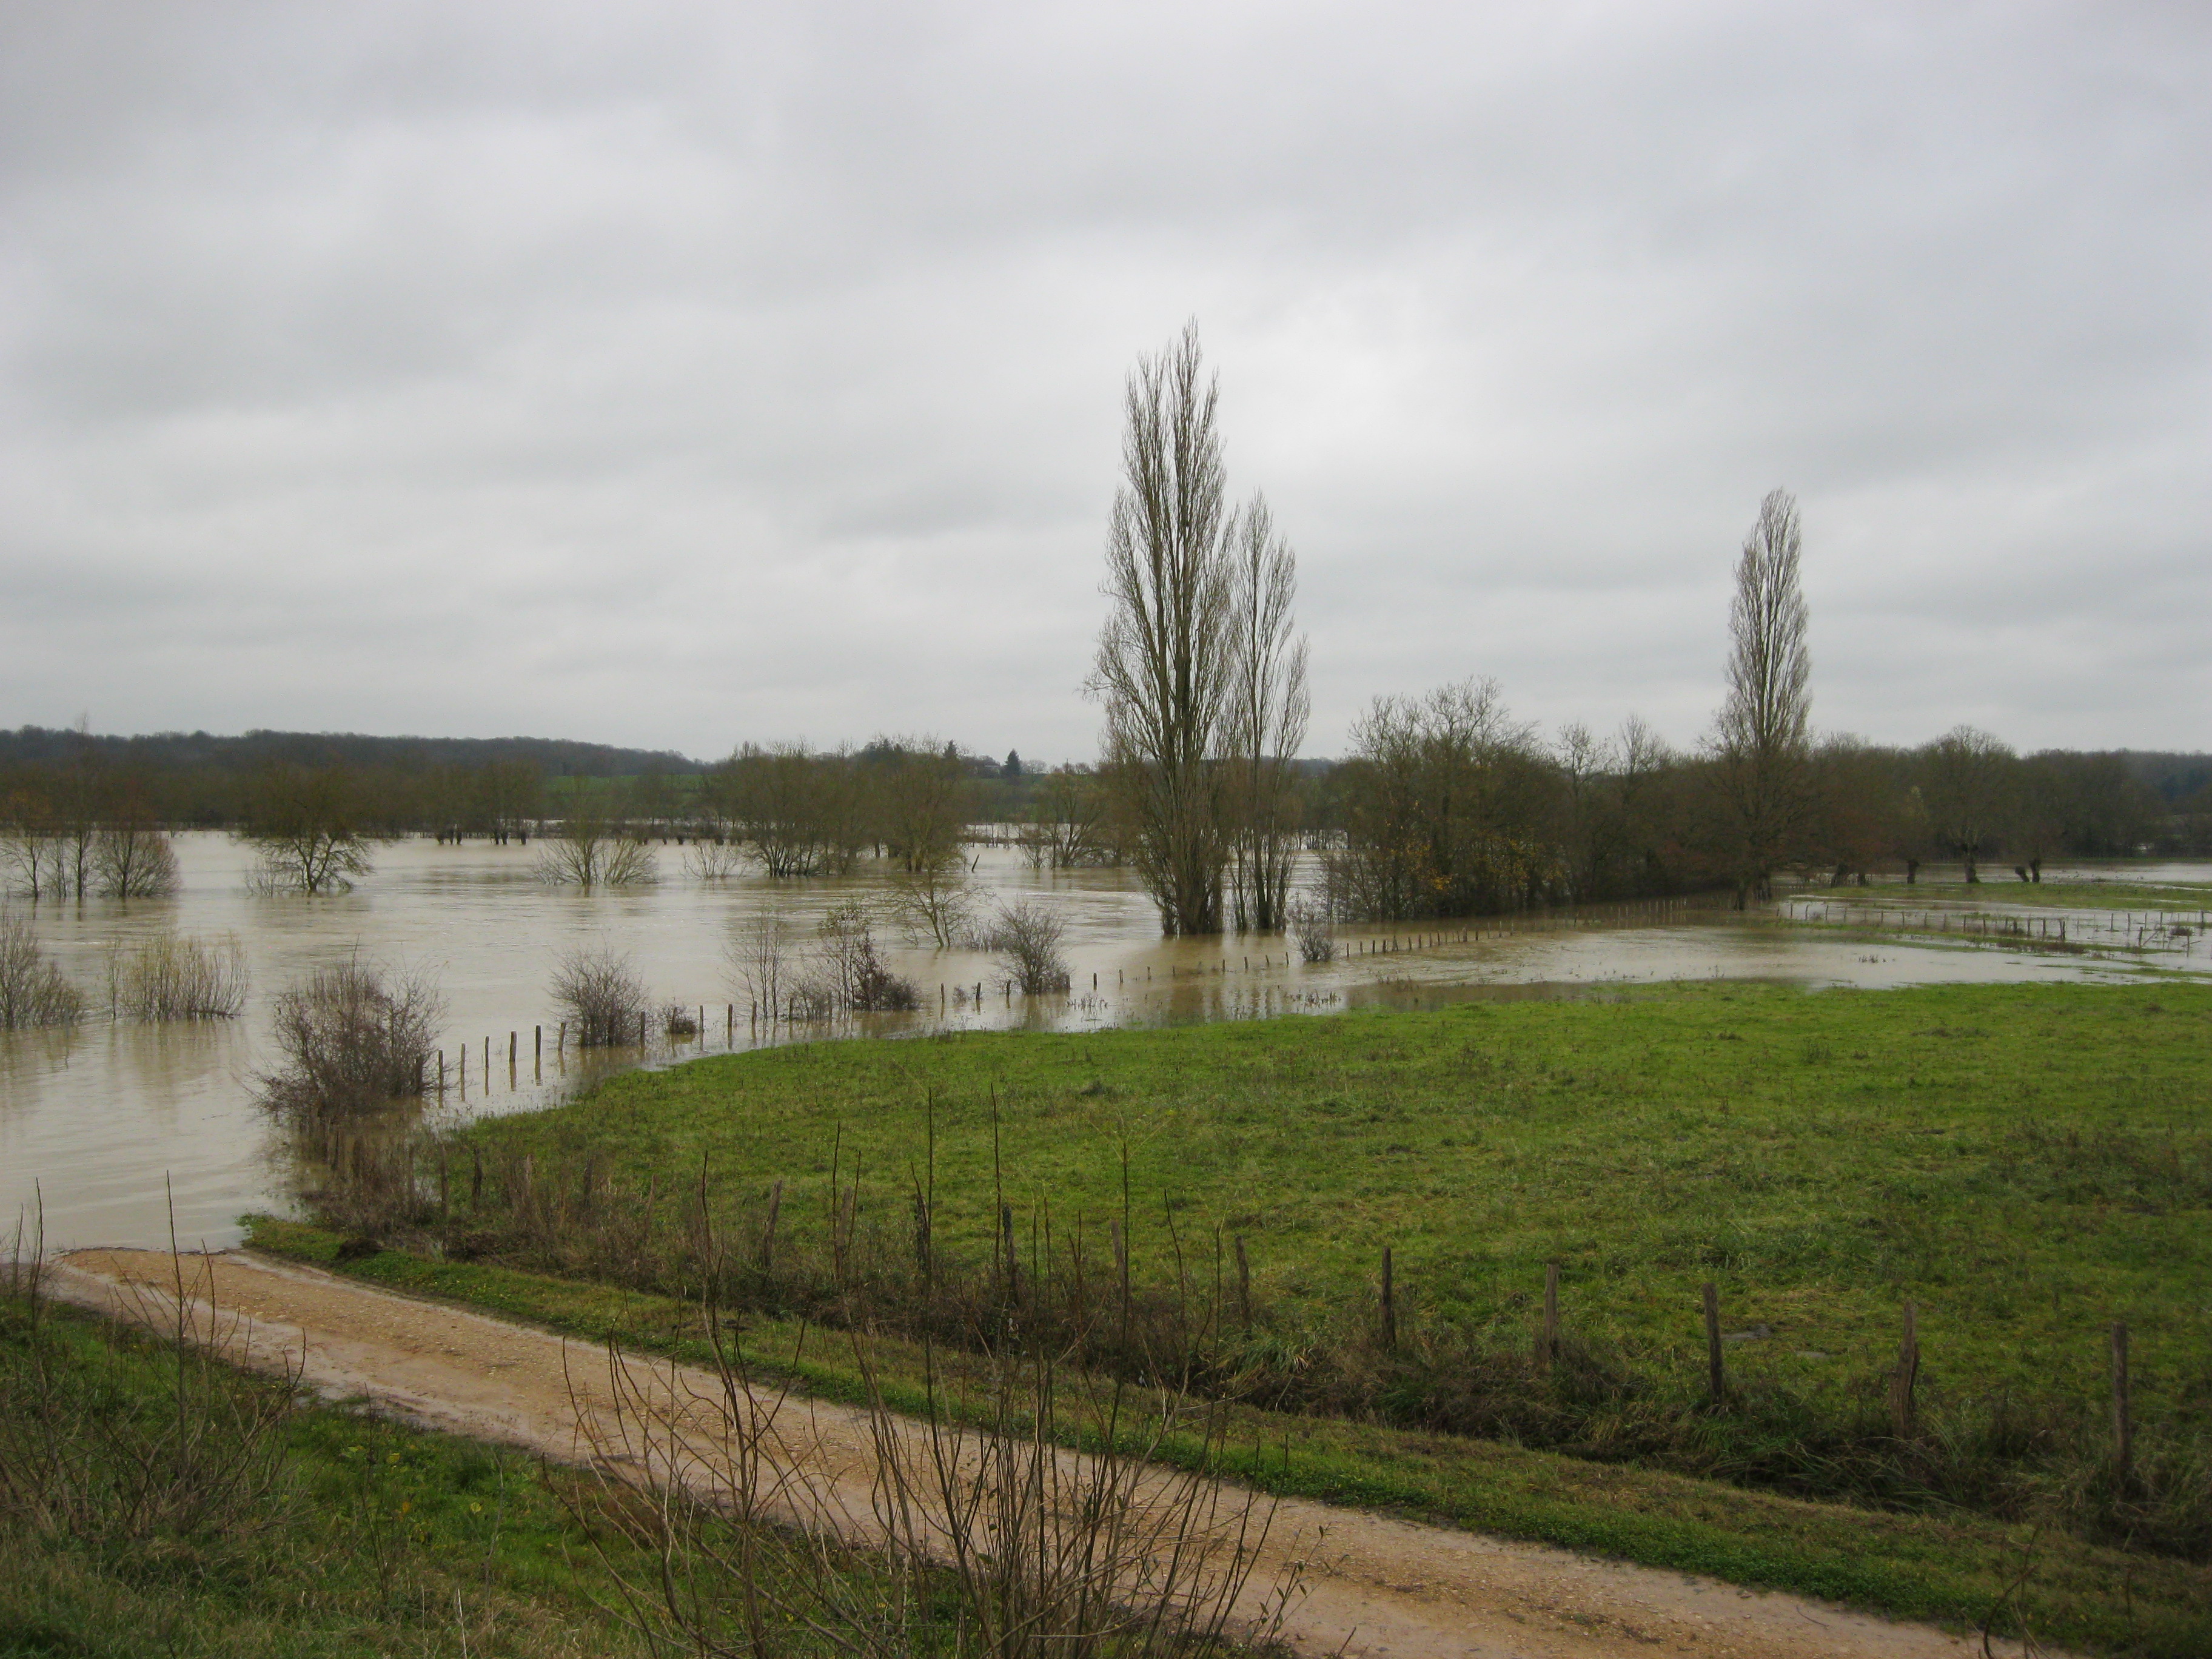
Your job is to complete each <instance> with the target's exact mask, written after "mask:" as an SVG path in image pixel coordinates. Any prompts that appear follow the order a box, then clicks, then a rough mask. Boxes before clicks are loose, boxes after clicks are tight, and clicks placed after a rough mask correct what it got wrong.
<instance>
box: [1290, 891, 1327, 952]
mask: <svg viewBox="0 0 2212 1659" xmlns="http://www.w3.org/2000/svg"><path fill="white" fill-rule="evenodd" d="M1284 919H1285V921H1288V922H1289V923H1290V925H1291V938H1292V939H1296V940H1297V944H1298V959H1299V960H1300V961H1301V962H1334V961H1335V960H1336V932H1335V924H1334V918H1333V917H1332V916H1331V915H1330V914H1329V908H1328V905H1327V904H1325V903H1321V902H1316V901H1315V900H1313V899H1310V898H1305V897H1303V896H1301V897H1298V898H1294V899H1292V900H1291V902H1290V906H1289V908H1287V909H1286V910H1285V912H1284Z"/></svg>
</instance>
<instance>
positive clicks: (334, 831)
mask: <svg viewBox="0 0 2212 1659" xmlns="http://www.w3.org/2000/svg"><path fill="white" fill-rule="evenodd" d="M367 818H368V804H367V802H366V800H365V799H364V797H363V795H362V791H361V789H360V787H358V781H357V780H356V778H355V776H354V775H353V774H351V773H350V772H349V771H347V770H345V769H343V768H341V767H336V766H323V767H307V766H283V765H279V766H271V767H269V768H267V769H265V770H264V771H263V772H262V773H261V774H260V775H259V776H258V777H257V778H256V779H255V780H254V782H253V786H252V788H251V789H250V790H249V791H248V793H247V797H246V805H245V817H244V821H243V823H241V824H240V828H239V831H238V834H239V837H240V840H242V841H244V842H246V843H247V844H248V845H250V846H251V847H252V848H253V849H254V850H255V852H256V853H257V854H259V857H258V860H257V861H256V864H255V866H254V882H255V884H256V885H258V886H259V887H261V888H263V889H264V890H270V891H294V892H301V893H331V892H343V891H345V890H347V889H348V888H349V887H351V886H352V885H353V882H354V878H356V876H365V875H367V874H368V872H370V871H371V870H372V869H373V868H374V867H375V866H374V864H373V863H372V862H371V860H370V858H369V848H371V847H372V846H373V845H374V843H375V842H378V841H380V840H381V839H384V837H383V836H380V835H379V834H378V833H376V832H375V831H374V830H373V829H371V828H370V827H369V826H368V823H367Z"/></svg>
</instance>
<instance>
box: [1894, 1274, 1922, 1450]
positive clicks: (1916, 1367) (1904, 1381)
mask: <svg viewBox="0 0 2212 1659" xmlns="http://www.w3.org/2000/svg"><path fill="white" fill-rule="evenodd" d="M1919 1380H1920V1315H1919V1310H1918V1309H1917V1308H1915V1307H1914V1306H1913V1304H1911V1303H1910V1302H1908V1303H1906V1304H1905V1335H1904V1338H1903V1340H1900V1341H1899V1343H1898V1345H1897V1370H1895V1371H1894V1372H1893V1373H1892V1375H1891V1376H1890V1379H1889V1431H1890V1432H1891V1433H1892V1434H1893V1435H1894V1436H1896V1437H1897V1438H1899V1440H1910V1439H1911V1438H1912V1436H1913V1433H1914V1431H1915V1429H1916V1428H1917V1420H1916V1418H1915V1414H1914V1411H1913V1401H1912V1390H1913V1388H1914V1385H1915V1384H1917V1383H1918V1382H1919Z"/></svg>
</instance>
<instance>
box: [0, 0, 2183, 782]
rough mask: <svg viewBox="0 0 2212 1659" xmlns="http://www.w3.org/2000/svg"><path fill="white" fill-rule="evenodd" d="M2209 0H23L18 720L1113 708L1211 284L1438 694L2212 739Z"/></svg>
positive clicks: (1303, 506)
mask: <svg viewBox="0 0 2212 1659" xmlns="http://www.w3.org/2000/svg"><path fill="white" fill-rule="evenodd" d="M2208 175H2212V8H2207V7H2205V6H2203V5H2202V4H2201V3H2176V4H2172V5H2124V4H2112V3H2100V4H2093V5H2081V6H2037V5H2033V4H2027V3H2004V4H1990V5H1978V6H1975V5H1950V6H1945V5H1930V4H1926V3H1915V4H1909V5H1895V6H1881V5H1875V4H1869V3H1866V0H1852V3H1847V4H1839V5H1834V6H1826V7H1824V6H1819V5H1811V4H1803V5H1800V4H1788V5H1777V4H1774V3H1772V0H1764V3H1754V4H1745V5H1721V4H1715V5H1692V4H1686V3H1664V4H1661V3H1636V4H1561V3H1543V4H1531V5H1525V6H1495V5H1468V4H1434V5H1425V6H1420V5H1399V6H1391V5H1378V4H1375V3H1371V0H1370V3H1362V4H1359V5H1357V6H1352V5H1344V6H1320V5H1309V6H1299V5H1295V4H1286V3H1272V4H1267V5H1256V4H1255V5H1251V6H1194V5H1192V4H1189V3H1176V4H1168V5H1162V6H1158V7H1157V8H1147V7H1144V6H1139V5H1127V4H1117V5H1112V6H1102V5H1097V4H1095V3H1093V4H1085V5H1080V6H1066V7H1052V6H1047V5H1042V4H1024V5H1009V6H1004V7H993V6H986V5H969V6H930V5H926V4H915V3H899V4H885V5H882V6H876V7H870V6H863V5H836V4H829V3H820V0H817V3H809V4H793V5H788V6H778V5H745V4H737V3H728V0H724V3H714V4H699V5H685V4H653V3H639V0H623V3H620V4H616V3H611V0H608V3H599V4H594V5H559V4H551V3H546V0H530V3H526V4H515V5H501V4H495V3H489V0H469V3H466V4H461V5H456V4H453V3H452V0H432V3H420V4H410V3H388V0H379V3H375V4H371V5H364V4H361V3H357V0H347V3H343V4H335V3H334V4H329V5H316V4H310V3H302V0H284V3H281V4H273V5H267V6H255V5H224V4H215V3H167V0H145V3H142V4H133V5H115V4H105V3H97V0H50V3H47V0H40V3H27V0H6V3H5V4H4V6H0V724H6V725H15V724H20V723H23V722H35V723H38V724H42V725H61V724H65V723H68V722H70V721H71V720H75V719H76V717H77V716H78V715H79V714H89V716H90V718H91V720H92V722H93V725H94V727H95V729H98V730H102V731H154V730H161V729H173V728H182V729H191V728H195V727H205V728H207V729H210V730H214V731H239V730H243V729H246V728H247V727H252V726H272V727H282V728H287V729H294V728H307V729H331V730H354V731H362V732H423V733H435V734H453V735H464V736H493V735H500V734H506V733H526V734H532V735H543V736H558V737H574V738H592V739H599V740H605V741H611V742H618V743H628V744H643V745H647V746H654V747H661V746H665V747H672V748H677V749H681V750H685V751H687V752H690V753H692V754H696V755H702V756H703V755H713V754H720V753H724V752H726V751H727V750H729V748H730V747H731V746H732V744H734V743H736V742H738V741H739V740H740V739H746V738H752V739H769V738H800V737H803V738H807V739H809V740H811V741H813V742H815V743H817V744H830V743H834V742H836V741H839V740H845V739H852V740H860V739H865V738H867V737H869V736H870V735H871V734H872V733H875V732H881V731H892V732H923V731H927V732H934V733H937V734H939V735H940V736H942V737H949V738H954V739H956V740H957V741H958V742H959V743H961V744H963V746H967V747H969V748H973V749H976V750H987V751H991V752H1002V751H1003V750H1006V748H1008V747H1018V748H1019V749H1020V750H1022V751H1023V752H1024V755H1026V756H1029V757H1032V758H1042V759H1060V758H1084V757H1089V756H1091V754H1092V753H1094V752H1095V745H1096V733H1097V726H1098V715H1097V708H1095V706H1093V705H1091V704H1090V703H1087V702H1085V701H1084V699H1083V696H1082V694H1081V684H1082V682H1083V679H1084V678H1085V673H1086V671H1087V669H1088V665H1089V660H1090V657H1091V650H1092V647H1093V643H1094V641H1095V639H1096V635H1097V626H1098V622H1099V619H1100V616H1101V611H1102V603H1103V602H1102V600H1101V599H1100V598H1099V595H1098V584H1099V580H1100V577H1101V574H1102V571H1103V544H1104V534H1105V526H1106V518H1107V511H1108V507H1109V503H1110V501H1111V500H1112V497H1113V494H1114V489H1115V477H1116V471H1117V468H1118V465H1119V459H1120V455H1119V444H1120V437H1119V427H1118V421H1119V416H1120V400H1121V384H1122V380H1123V377H1124V375H1125V374H1126V373H1127V370H1128V368H1129V366H1130V365H1131V363H1132V362H1133V361H1134V359H1135V358H1136V356H1138V354H1139V353H1141V352H1146V351H1150V350H1155V349H1158V348H1159V347H1160V346H1162V345H1163V344H1164V343H1165V342H1166V341H1167V340H1168V338H1169V337H1170V336H1171V335H1172V334H1173V333H1174V332H1175V331H1176V329H1177V328H1178V327H1179V326H1180V325H1182V322H1183V320H1184V319H1186V318H1188V317H1195V318H1196V319H1197V320H1198V324H1199V327H1200V333H1201V337H1202V338H1203V341H1204V343H1205V347H1206V353H1207V356H1208V359H1209V362H1211V363H1212V366H1213V367H1214V368H1217V369H1218V372H1219V374H1220V378H1221V388H1222V403H1221V418H1222V423H1223V433H1224V437H1225V450H1226V457H1227V462H1228V467H1229V472H1230V478H1231V489H1232V490H1233V491H1234V492H1235V493H1236V494H1237V495H1243V494H1244V493H1246V492H1248V491H1250V490H1253V489H1261V490H1264V491H1265V492H1266V494H1267V496H1268V498H1269V500H1270V501H1271V503H1272V504H1273V508H1274V512H1275V517H1276V520H1277V522H1278V524H1279V526H1281V527H1282V528H1283V529H1284V530H1285V532H1286V533H1287V534H1288V535H1289V537H1290V538H1291V540H1292V542H1293V543H1294V544H1295V545H1296V547H1297V552H1298V557H1299V572H1300V581H1301V588H1300V612H1301V620H1302V622H1303V623H1304V626H1305V627H1306V628H1307V629H1309V630H1310V633H1311V635H1312V650H1313V665H1314V702H1315V708H1314V735H1313V740H1312V742H1311V744H1310V752H1315V753H1322V754H1328V753H1334V752H1338V751H1340V750H1341V749H1342V747H1343V746H1344V744H1345V741H1346V731H1347V728H1348V726H1349V725H1350V723H1351V721H1352V719H1353V718H1354V717H1355V716H1356V714H1358V710H1359V709H1360V708H1362V707H1363V706H1364V704H1365V703H1366V702H1367V701H1368V700H1369V699H1370V698H1371V697H1372V696H1375V695H1376V694H1377V693H1381V692H1418V691H1419V690H1425V689H1426V688H1428V687H1431V686H1433V685H1437V684H1441V683H1443V682H1445V681H1449V680H1453V679H1458V678H1464V677H1467V676H1469V675H1493V676H1495V677H1496V678H1498V680H1499V681H1500V682H1501V683H1502V685H1503V687H1504V695H1505V697H1506V700H1507V701H1508V702H1509V703H1510V705H1511V707H1512V708H1514V709H1515V711H1516V713H1518V714H1522V715H1524V716H1526V717H1528V718H1530V719H1534V720H1541V721H1543V722H1545V723H1546V725H1547V726H1553V725H1555V724H1556V723H1558V722H1559V721H1562V720H1574V719H1580V720H1587V721H1589V722H1591V723H1593V724H1594V725H1599V726H1612V725H1613V724H1615V723H1616V722H1618V721H1619V720H1620V718H1621V717H1622V716H1623V715H1625V714H1629V713H1631V712H1635V713H1638V714H1642V715H1644V717H1645V718H1646V719H1648V720H1650V721H1651V722H1652V723H1653V724H1654V725H1656V726H1657V727H1658V728H1659V729H1660V730H1662V732H1664V733H1665V734H1666V735H1667V736H1668V737H1669V738H1672V739H1674V740H1675V741H1677V742H1680V743H1689V742H1692V741H1694V740H1695V739H1696V738H1698V737H1699V734H1700V733H1701V732H1702V731H1703V730H1704V729H1705V726H1706V724H1707V722H1708V720H1709V719H1710V716H1711V710H1712V708H1713V707H1714V706H1715V704H1716V702H1717V700H1718V697H1719V695H1720V686H1721V671H1722V665H1723V658H1724V654H1725V650H1726V641H1725V638H1724V629H1725V623H1726V613H1727V605H1728V593H1729V575H1730V569H1731V566H1732V564H1733V562H1734V560H1735V555H1736V552H1737V550H1738V547H1739V546H1740V544H1741V540H1742V538H1743V535H1744V532H1745V531H1746V530H1747V528H1748V526H1750V523H1751V521H1752V519H1753V515H1754V514H1755V513H1756V511H1757V509H1758V505H1759V498H1760V496H1761V495H1763V494H1764V493H1765V491H1766V490H1768V489H1771V488H1773V487H1775V486H1777V485H1782V486H1786V487H1787V488H1789V489H1791V490H1793V491H1795V492H1796V495H1797V496H1798V498H1799V501H1800V503H1801V506H1802V513H1803V519H1804V527H1805V567H1804V568H1805V586H1806V591H1807V594H1808V599H1809V601H1810V604H1811V606H1812V617H1813V633H1812V643H1813V650H1814V720H1815V722H1816V724H1817V725H1819V726H1820V727H1821V728H1823V729H1824V730H1830V731H1835V730H1844V731H1852V732H1859V733H1862V734H1863V735H1866V736H1868V737H1870V738H1875V739H1878V740H1881V741H1888V742H1917V741H1921V740H1923V739H1925V738H1929V737H1931V736H1934V735H1936V733H1937V732H1941V731H1942V730H1944V729H1946V728H1948V727H1949V726H1953V725H1954V724H1956V723H1958V722H1960V721H1968V722H1972V723H1973V724H1976V725H1978V726H1984V727H1987V728H1989V729H1990V730H1992V731H1995V732H1997V733H1998V734H2000V735H2001V736H2002V737H2004V738H2007V739H2008V740H2009V741H2011V742H2013V743H2015V744H2018V745H2020V746H2021V747H2022V748H2035V747H2040V746H2046V745H2065V746H2096V747H2102V746H2118V745H2129V746H2133V747H2137V748H2149V747H2178V748H2200V747H2212V730H2209V729H2208V721H2207V719H2206V710H2207V707H2208V702H2212V666H2208V662H2212V374H2208V371H2209V370H2212V328H2209V327H2208V324H2209V323H2212V190H2208V183H2212V178H2209V177H2208Z"/></svg>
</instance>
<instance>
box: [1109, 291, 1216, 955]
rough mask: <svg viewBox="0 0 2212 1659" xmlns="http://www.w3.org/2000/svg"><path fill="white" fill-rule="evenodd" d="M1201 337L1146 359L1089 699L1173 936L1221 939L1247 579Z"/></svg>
mask: <svg viewBox="0 0 2212 1659" xmlns="http://www.w3.org/2000/svg"><path fill="white" fill-rule="evenodd" d="M1218 396H1219V392H1218V386H1217V385H1216V382H1215V381H1214V380H1213V379H1212V377H1211V376H1208V375H1207V374H1206V373H1205V368H1204V362H1203V358H1202V356H1201V354H1200V350H1199V344H1198V328H1197V325H1196V324H1194V323H1193V324H1189V325H1185V327H1184V329H1183V331H1182V335H1181V337H1179V338H1177V339H1176V341H1174V342H1173V343H1170V345H1169V346H1168V347H1167V349H1165V350H1164V351H1162V352H1161V353H1160V354H1159V355H1158V356H1152V357H1143V358H1139V360H1138V363H1137V367H1136V368H1135V369H1134V370H1133V371H1132V372H1131V374H1130V375H1129V380H1128V387H1127V399H1126V416H1127V427H1126V428H1125V429H1124V431H1123V434H1122V439H1121V466H1122V484H1121V489H1120V490H1119V491H1118V492H1116V494H1115V498H1114V515H1113V520H1112V523H1111V526H1110V527H1109V532H1108V536H1107V544H1106V584H1105V594H1106V598H1107V600H1108V602H1109V611H1108V612H1107V617H1106V623H1105V626H1104V627H1103V629H1101V630H1100V633H1099V637H1098V656H1097V665H1096V666H1095V668H1094V670H1093V671H1092V674H1091V681H1090V685H1089V690H1091V694H1092V695H1093V696H1097V697H1098V698H1099V699H1100V701H1101V702H1103V703H1104V704H1105V708H1106V760H1107V763H1108V769H1109V776H1110V777H1111V779H1112V780H1113V783H1114V786H1115V789H1116V790H1117V792H1118V793H1120V794H1121V797H1122V805H1123V806H1124V808H1125V811H1126V812H1127V817H1128V820H1129V823H1130V824H1131V827H1132V829H1133V842H1134V845H1133V849H1132V850H1133V854H1134V858H1135V862H1136V865H1137V870H1138V873H1139V876H1141V877H1142V878H1143V880H1144V882H1145V885H1146V888H1147V889H1148V890H1150V891H1151V893H1152V899H1153V902H1155V903H1157V904H1158V906H1159V912H1160V927H1161V930H1162V931H1163V932H1164V933H1218V932H1220V931H1221V893H1222V877H1223V872H1224V868H1225V865H1226V864H1227V862H1228V847H1227V844H1226V843H1227V836H1225V825H1224V822H1223V820H1224V814H1223V811H1222V788H1223V781H1224V780H1223V775H1222V769H1221V767H1220V765H1219V764H1218V763H1219V762H1220V760H1221V758H1222V751H1223V748H1224V743H1225V738H1226V736H1227V732H1228V728H1229V724H1230V717H1231V711H1230V698H1229V695H1228V693H1229V689H1230V684H1231V677H1232V675H1233V672H1234V666H1235V659H1236V639H1235V629H1234V610H1235V582H1234V578H1233V572H1232V569H1231V558H1230V549H1229V544H1228V540H1227V538H1226V536H1225V533H1224V532H1225V530H1226V529H1227V527H1228V526H1227V525H1226V523H1225V516H1224V509H1223V506H1222V497H1223V484H1222V467H1221V442H1220V439H1219V438H1218V436H1217V435H1216V434H1215V431H1214V409H1215V404H1216V403H1217V401H1218Z"/></svg>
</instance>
